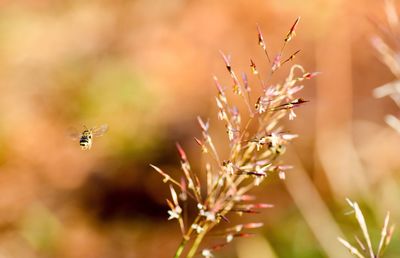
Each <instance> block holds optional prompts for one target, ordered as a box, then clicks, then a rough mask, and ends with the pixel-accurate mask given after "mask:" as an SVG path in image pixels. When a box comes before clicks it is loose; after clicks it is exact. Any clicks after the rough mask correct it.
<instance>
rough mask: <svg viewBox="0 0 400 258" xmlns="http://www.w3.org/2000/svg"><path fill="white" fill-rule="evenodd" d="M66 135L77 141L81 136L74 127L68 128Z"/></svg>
mask: <svg viewBox="0 0 400 258" xmlns="http://www.w3.org/2000/svg"><path fill="white" fill-rule="evenodd" d="M67 136H68V137H69V138H70V139H71V140H73V141H77V140H79V139H80V138H81V133H80V132H79V131H78V130H77V129H76V128H69V129H68V132H67Z"/></svg>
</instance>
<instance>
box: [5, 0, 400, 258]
mask: <svg viewBox="0 0 400 258" xmlns="http://www.w3.org/2000/svg"><path fill="white" fill-rule="evenodd" d="M399 4H400V3H399ZM398 6H399V7H400V5H398ZM297 16H301V21H300V24H299V27H298V33H297V36H296V38H295V39H294V40H293V41H292V43H291V49H292V50H295V49H301V50H302V52H301V53H300V54H299V55H298V56H297V57H296V59H295V61H296V63H300V64H302V65H303V66H304V67H305V68H306V70H308V71H320V72H322V74H321V75H320V76H319V77H318V78H316V80H312V81H308V82H307V83H306V88H305V90H304V91H303V92H302V96H303V97H304V98H305V99H308V100H310V102H309V103H307V104H306V105H304V106H303V107H302V108H301V109H299V110H298V112H297V114H298V118H297V119H296V120H294V121H292V122H288V123H287V125H286V126H287V128H288V130H290V131H291V132H294V133H298V134H299V135H300V138H298V139H296V140H295V141H294V143H293V144H292V145H291V146H290V148H289V149H290V151H289V152H288V153H287V155H285V156H284V160H285V162H286V163H287V164H292V165H294V166H295V169H293V170H292V171H291V172H289V173H288V175H287V180H285V181H282V180H279V179H278V178H273V177H271V178H270V179H269V180H267V182H266V183H265V184H264V185H263V186H262V187H260V188H259V189H258V190H256V194H257V196H258V198H259V199H260V200H261V201H265V202H268V203H273V204H274V205H275V207H274V208H273V209H269V210H266V211H263V212H262V213H261V214H258V215H251V216H246V217H243V218H238V219H240V220H245V221H262V222H264V223H265V227H263V228H262V229H259V230H256V236H255V237H253V238H249V239H240V240H235V241H234V243H233V244H231V245H229V246H227V247H226V248H224V249H222V250H221V251H220V252H219V253H218V254H217V255H218V257H238V258H254V257H256V258H257V257H349V255H348V254H347V252H346V251H345V250H344V247H342V246H340V245H339V243H338V241H337V240H336V237H337V236H344V237H347V238H348V239H353V235H354V234H355V233H356V234H359V233H360V232H359V230H358V228H357V225H356V223H355V220H354V217H353V216H346V215H345V213H346V212H348V211H349V208H348V206H346V203H345V197H349V198H351V199H352V200H355V201H358V202H359V203H360V204H361V206H362V208H363V210H364V211H365V213H366V215H367V223H368V224H369V226H370V227H371V235H372V236H373V238H374V240H375V241H374V242H375V243H377V241H378V239H379V234H380V232H379V230H380V228H381V226H382V223H383V218H384V215H385V213H386V211H387V210H390V211H391V214H392V219H393V221H395V222H396V221H397V222H398V220H399V218H400V205H399V197H400V174H399V173H400V171H399V170H400V159H399V150H400V135H399V134H397V133H396V132H395V130H393V129H392V128H390V127H389V126H388V125H386V124H385V122H384V116H385V114H388V113H391V114H395V115H396V114H398V113H399V112H398V107H397V106H396V105H395V104H394V103H393V102H392V101H391V100H390V99H389V98H388V99H375V98H374V97H373V96H372V91H373V89H374V88H376V87H377V86H380V85H382V84H385V83H387V82H390V81H393V80H394V79H395V77H394V76H393V75H392V74H391V72H390V70H389V69H388V68H387V67H385V66H384V65H383V64H382V63H381V62H380V61H379V55H378V54H377V52H376V51H375V50H374V49H373V48H372V47H371V44H370V39H371V37H372V36H373V35H375V34H378V30H377V28H376V27H375V26H374V25H373V23H371V22H370V21H371V20H374V21H376V22H378V23H379V24H381V25H382V26H385V21H386V18H385V3H384V1H375V0H365V1H361V0H355V1H343V0H316V1H304V0H302V1H300V0H279V1H278V0H271V1H257V0H250V1H249V0H235V1H232V0H221V1H211V0H204V1H193V0H169V1H164V0H152V1H148V0H133V1H128V0H125V1H124V0H100V1H94V0H87V1H77V0H75V1H73V0H71V1H51V0H28V1H18V0H17V1H7V0H3V1H1V2H0V110H1V112H0V257H1V258H16V257H25V258H30V257H66V258H67V257H68V258H79V257H86V258H108V257H121V258H124V257H126V258H135V257H172V255H173V254H174V251H175V249H176V247H177V246H178V244H179V242H180V237H181V236H180V232H179V228H178V226H177V224H176V221H167V209H168V208H167V206H166V203H165V198H167V196H168V194H169V193H168V191H169V189H168V186H167V185H164V184H163V183H162V181H161V178H160V177H159V175H158V174H156V173H155V172H154V171H153V170H152V169H151V168H150V167H149V163H152V164H156V165H157V166H159V167H161V168H163V170H165V171H171V172H172V173H175V172H177V171H178V169H179V167H178V166H179V163H178V155H177V153H176V151H175V142H177V141H178V142H180V143H181V144H182V145H183V146H184V147H185V149H186V150H187V152H188V155H189V158H190V159H191V160H192V162H193V163H194V166H196V164H197V166H199V165H200V163H199V160H200V159H199V158H198V157H199V155H200V150H199V149H198V147H197V146H196V143H195V142H194V141H193V136H198V135H199V134H200V131H199V129H198V127H197V123H196V116H197V115H201V116H202V117H210V119H211V123H212V124H217V121H216V108H215V105H214V100H213V96H214V94H215V92H216V90H215V87H214V85H213V82H212V76H213V75H217V76H218V77H219V78H220V80H221V82H222V83H223V84H226V85H230V80H229V77H228V75H227V74H226V71H225V67H224V64H223V61H222V58H221V56H220V54H219V50H222V51H224V52H225V53H228V54H231V55H232V58H233V59H232V60H233V65H234V66H235V68H236V70H238V71H240V70H243V71H248V70H249V58H250V57H251V58H253V59H254V60H256V62H257V64H259V65H260V67H261V68H265V67H266V63H265V61H266V60H265V58H264V56H263V53H262V51H261V49H260V48H259V46H258V45H257V34H256V24H257V23H258V24H259V25H260V27H261V28H262V31H263V34H264V37H265V39H266V41H267V43H268V44H269V50H270V53H274V52H276V51H277V50H278V49H279V47H280V45H281V43H282V40H283V38H284V37H285V35H286V33H287V31H288V29H289V28H290V26H291V25H292V23H293V21H294V20H295V19H296V17H297ZM286 71H287V70H286ZM265 74H266V73H264V75H265ZM284 75H285V69H283V70H282V71H281V72H280V73H279V74H277V76H276V77H275V79H276V81H279V79H282V78H283V76H284ZM104 123H106V124H108V125H109V126H110V130H109V132H108V133H107V134H106V135H105V136H104V137H102V138H99V139H95V142H94V146H93V149H92V150H91V151H87V152H84V151H81V150H80V148H79V146H78V143H77V142H73V141H71V140H70V139H69V138H68V137H67V131H68V128H70V127H75V128H77V129H81V128H83V125H87V126H88V127H91V126H94V125H100V124H104ZM216 128H220V130H215V132H214V133H215V137H217V138H218V137H220V138H222V137H225V136H224V134H225V132H224V130H221V127H218V126H217V127H216ZM220 147H221V148H222V149H223V146H220ZM175 174H176V173H175ZM211 242H218V239H215V241H214V240H213V239H211ZM399 253H400V243H399V239H398V234H395V235H394V241H393V243H392V245H391V246H390V247H389V249H388V251H387V256H386V257H398V255H399ZM346 255H347V256H346Z"/></svg>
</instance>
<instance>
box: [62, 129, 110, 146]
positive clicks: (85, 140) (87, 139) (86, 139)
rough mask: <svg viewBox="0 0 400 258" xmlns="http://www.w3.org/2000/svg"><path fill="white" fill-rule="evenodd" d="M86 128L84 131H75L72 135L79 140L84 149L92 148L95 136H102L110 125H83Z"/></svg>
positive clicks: (75, 139)
mask: <svg viewBox="0 0 400 258" xmlns="http://www.w3.org/2000/svg"><path fill="white" fill-rule="evenodd" d="M83 128H84V130H83V132H82V133H79V132H78V131H75V130H74V131H73V132H72V133H71V134H70V136H71V138H72V139H73V140H74V141H77V140H79V145H80V146H81V149H82V150H90V148H91V147H92V144H93V138H94V137H100V136H102V135H104V134H105V133H106V132H107V130H108V125H106V124H104V125H101V126H98V127H92V128H90V129H88V128H87V127H86V126H83Z"/></svg>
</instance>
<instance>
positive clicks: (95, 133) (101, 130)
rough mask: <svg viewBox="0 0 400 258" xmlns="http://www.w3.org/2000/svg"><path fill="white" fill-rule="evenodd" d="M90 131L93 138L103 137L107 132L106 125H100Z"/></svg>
mask: <svg viewBox="0 0 400 258" xmlns="http://www.w3.org/2000/svg"><path fill="white" fill-rule="evenodd" d="M91 130H92V133H93V136H95V137H99V136H102V135H104V134H105V133H106V132H107V131H108V125H107V124H104V125H100V126H99V127H94V128H92V129H91Z"/></svg>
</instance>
